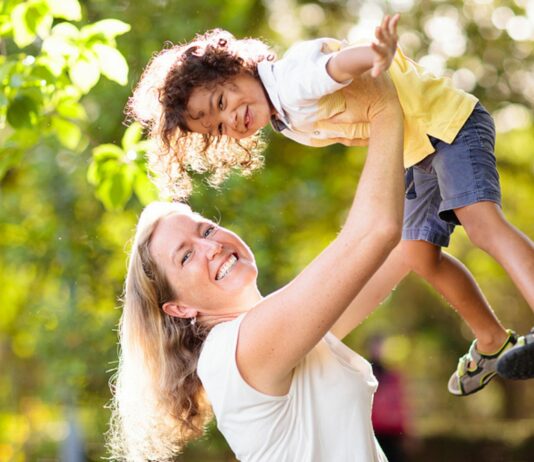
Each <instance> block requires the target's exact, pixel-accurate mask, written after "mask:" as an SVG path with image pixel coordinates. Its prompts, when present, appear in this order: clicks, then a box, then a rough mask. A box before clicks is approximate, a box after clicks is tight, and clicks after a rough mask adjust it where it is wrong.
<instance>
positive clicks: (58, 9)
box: [46, 0, 82, 21]
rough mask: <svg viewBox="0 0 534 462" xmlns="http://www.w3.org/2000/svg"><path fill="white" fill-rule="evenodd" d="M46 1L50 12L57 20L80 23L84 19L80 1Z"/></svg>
mask: <svg viewBox="0 0 534 462" xmlns="http://www.w3.org/2000/svg"><path fill="white" fill-rule="evenodd" d="M46 1H47V3H48V6H49V7H50V12H51V13H52V15H53V16H54V17H56V18H63V19H67V20H68V21H80V20H81V19H82V9H81V7H80V3H79V2H78V0H46Z"/></svg>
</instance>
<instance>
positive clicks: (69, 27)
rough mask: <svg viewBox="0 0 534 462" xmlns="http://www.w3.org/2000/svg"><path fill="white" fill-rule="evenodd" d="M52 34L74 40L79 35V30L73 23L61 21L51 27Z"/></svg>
mask: <svg viewBox="0 0 534 462" xmlns="http://www.w3.org/2000/svg"><path fill="white" fill-rule="evenodd" d="M52 35H53V36H54V37H63V38H68V39H71V40H75V39H77V38H78V37H79V36H80V31H79V30H78V28H77V27H76V26H75V25H74V24H71V23H69V22H62V23H59V24H58V25H57V26H54V27H53V28H52Z"/></svg>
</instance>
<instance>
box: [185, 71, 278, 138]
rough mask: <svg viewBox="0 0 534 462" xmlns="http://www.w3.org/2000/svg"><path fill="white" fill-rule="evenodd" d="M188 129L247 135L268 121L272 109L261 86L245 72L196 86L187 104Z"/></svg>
mask: <svg viewBox="0 0 534 462" xmlns="http://www.w3.org/2000/svg"><path fill="white" fill-rule="evenodd" d="M187 109H188V117H187V125H188V127H189V129H190V130H191V131H192V132H196V133H203V134H209V135H212V136H220V135H227V136H229V137H231V138H236V139H242V138H247V137H249V136H251V135H253V134H254V133H256V132H257V131H258V130H260V129H261V128H263V127H264V126H265V125H267V124H268V123H269V120H270V118H271V114H272V110H271V105H270V104H269V100H268V99H267V96H266V94H265V91H264V89H263V86H262V85H261V83H260V82H259V81H258V80H257V79H256V78H255V77H252V76H250V75H248V74H244V73H243V74H239V75H237V76H236V77H234V78H232V79H230V80H228V81H226V82H224V83H222V84H219V85H216V86H215V87H214V88H206V87H202V88H197V89H195V90H194V91H193V93H192V94H191V97H190V98H189V103H188V105H187Z"/></svg>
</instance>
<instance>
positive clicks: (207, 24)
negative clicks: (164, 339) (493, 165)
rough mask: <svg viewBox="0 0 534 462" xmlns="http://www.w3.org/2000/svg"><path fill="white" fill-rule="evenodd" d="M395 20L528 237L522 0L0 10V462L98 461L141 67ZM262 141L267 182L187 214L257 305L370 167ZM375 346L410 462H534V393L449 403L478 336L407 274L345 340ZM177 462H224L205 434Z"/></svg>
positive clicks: (530, 69) (459, 251)
mask: <svg viewBox="0 0 534 462" xmlns="http://www.w3.org/2000/svg"><path fill="white" fill-rule="evenodd" d="M397 11H399V12H401V13H402V18H401V22H400V26H399V29H400V34H401V35H400V43H401V46H403V48H404V49H405V51H406V52H407V54H408V55H410V56H412V57H413V58H415V59H417V60H419V61H420V62H421V63H423V64H425V66H427V67H428V68H429V69H430V70H432V71H433V72H435V73H437V74H439V75H447V76H450V77H451V78H452V79H453V80H454V82H455V84H456V85H457V86H459V87H460V88H463V89H465V90H467V91H469V92H472V93H474V94H475V95H476V96H478V97H479V98H480V99H481V101H482V103H483V104H484V105H485V106H486V107H487V108H488V109H489V110H490V111H491V112H492V113H493V115H494V117H495V119H496V123H497V129H498V141H497V158H498V167H499V171H500V174H501V182H502V189H503V201H504V210H505V213H506V215H507V217H508V218H509V220H510V221H511V222H512V223H513V224H514V225H516V226H517V227H519V228H520V229H522V230H523V231H524V232H525V233H526V234H527V235H528V236H530V237H531V238H533V237H534V212H533V210H534V181H533V179H534V126H533V118H532V112H531V107H532V104H533V103H534V55H533V53H532V52H533V49H534V0H515V1H500V0H467V1H465V2H460V1H447V2H445V1H441V0H421V1H416V0H394V1H378V0H377V1H364V0H337V1H336V0H323V1H317V2H304V1H297V0H263V1H262V0H232V1H218V0H217V1H216V0H195V1H185V0H174V1H172V0H144V1H137V2H134V1H133V0H115V1H109V0H84V1H80V2H78V1H77V0H31V1H27V2H20V1H9V0H6V1H2V0H0V89H1V91H0V127H1V128H2V130H1V132H0V177H1V180H0V203H1V207H0V249H1V253H0V268H1V269H0V288H1V289H0V461H2V462H3V461H17V462H22V461H53V460H66V461H69V462H71V461H72V462H77V461H82V460H91V461H97V460H100V459H101V458H102V457H105V455H106V454H105V448H104V438H103V433H104V432H105V431H106V427H107V421H108V418H109V413H108V410H107V409H106V408H105V404H106V402H107V401H108V400H109V398H110V391H109V387H108V380H109V378H110V376H111V375H112V371H113V369H114V367H115V364H116V359H117V345H116V342H117V338H116V331H115V329H116V325H117V321H118V318H119V316H120V300H119V297H120V294H121V291H122V284H123V278H124V274H125V269H126V252H127V249H128V243H129V240H130V238H131V237H132V233H133V229H134V226H135V223H136V217H137V215H138V213H139V211H140V210H141V208H142V203H143V202H145V203H146V202H147V201H149V200H150V199H151V198H152V197H154V192H153V190H152V189H151V188H150V186H149V185H148V184H147V182H146V176H145V174H144V172H145V170H144V168H145V167H144V163H143V157H142V154H143V151H144V149H145V148H146V146H145V145H144V143H143V142H139V136H140V133H139V132H138V131H137V129H136V128H135V127H134V128H133V129H131V130H130V131H129V132H128V134H127V135H126V136H125V135H124V132H125V126H124V123H123V120H124V116H123V108H124V105H125V102H126V100H127V98H128V96H129V94H130V92H131V89H132V86H133V85H134V83H135V82H136V81H137V79H138V77H139V75H140V72H141V71H142V68H143V67H144V65H145V64H146V62H147V61H148V59H149V58H150V56H151V55H152V53H153V52H155V51H156V50H159V49H160V48H161V47H162V45H163V43H164V42H165V41H172V42H174V43H177V42H181V41H185V40H189V39H191V38H192V36H193V35H194V34H195V33H197V32H203V31H205V30H207V29H210V28H214V27H223V28H227V29H229V30H230V31H232V32H233V33H234V34H235V35H237V36H240V37H241V36H259V37H262V38H264V39H265V40H266V41H267V42H268V43H270V44H271V45H272V46H273V47H274V48H275V50H276V51H277V52H278V53H283V51H284V50H285V49H286V48H287V47H288V46H289V45H290V44H291V43H293V42H294V41H296V40H299V39H306V38H311V37H316V36H323V35H329V36H334V37H338V38H348V39H349V40H359V39H362V38H368V37H370V34H372V31H373V28H374V26H375V25H376V24H377V23H378V22H379V20H380V18H381V17H382V15H383V14H384V13H392V12H397ZM103 19H115V20H118V21H112V22H109V21H108V22H105V23H98V21H101V20H103ZM119 21H120V22H119ZM95 23H96V24H97V25H96V26H94V24H95ZM91 24H92V25H93V26H90V25H91ZM98 24H99V25H98ZM72 25H74V26H75V28H74V29H73V28H72ZM127 25H130V26H131V29H130V28H129V27H128V26H127ZM58 26H60V27H58ZM117 50H118V51H117ZM122 56H123V57H124V58H125V60H124V58H122ZM126 63H127V64H126ZM128 66H129V73H128ZM266 136H267V138H268V139H269V147H268V149H267V151H266V152H265V159H266V160H265V167H264V168H263V169H262V170H261V171H259V172H258V173H257V174H255V175H254V176H253V177H251V178H241V177H238V176H233V177H232V178H230V180H229V181H227V182H226V183H225V184H224V185H223V186H222V187H221V189H220V190H219V191H214V190H212V189H209V188H207V187H205V185H204V184H205V182H204V181H203V179H202V178H199V179H198V183H197V185H196V192H195V194H194V195H193V197H192V199H191V202H192V204H193V207H194V208H195V209H196V210H198V211H200V212H202V213H203V214H205V215H206V216H208V217H210V218H215V219H217V220H219V219H220V220H221V222H222V224H224V225H225V226H227V227H229V228H231V229H232V230H234V231H236V232H237V233H239V234H240V235H241V236H243V237H244V238H245V240H246V241H247V242H248V243H249V245H250V246H251V247H252V249H253V250H254V252H255V254H256V257H257V261H258V265H259V267H260V281H259V284H260V288H261V290H262V291H263V292H264V293H268V292H270V291H272V290H274V289H276V288H278V287H280V286H281V285H283V284H284V283H286V282H288V281H289V280H290V279H291V278H292V277H293V276H294V275H295V274H296V273H297V272H298V271H299V270H300V269H301V268H302V267H303V266H304V265H305V264H306V263H307V262H309V261H310V260H311V259H312V258H313V257H314V256H315V255H316V254H317V253H318V252H319V251H320V250H322V249H323V248H324V247H325V245H326V244H327V243H328V242H329V241H330V240H331V239H332V238H333V237H334V236H335V235H336V233H337V232H338V230H339V228H340V226H341V224H342V223H343V219H344V216H345V214H346V212H347V209H348V207H349V205H350V203H351V199H352V195H353V192H354V189H355V185H356V183H357V180H358V176H359V173H360V171H361V167H362V164H363V159H364V155H363V154H364V152H365V151H364V150H362V149H358V148H346V147H343V146H333V147H330V148H324V149H310V148H307V147H304V146H300V145H297V144H295V143H293V142H291V141H289V140H286V139H284V138H282V137H280V136H277V135H274V134H272V133H271V132H270V131H268V132H267V133H266ZM102 145H103V146H102ZM110 145H115V146H110ZM88 171H89V173H88ZM450 252H451V253H452V254H454V255H455V256H457V257H459V258H460V259H461V260H462V261H463V262H464V263H465V264H466V265H467V266H468V267H469V268H470V269H471V270H472V272H473V273H474V275H475V277H476V278H477V281H478V282H479V284H480V286H481V287H482V289H483V291H484V292H485V294H486V295H487V297H488V299H489V301H490V303H491V304H492V306H493V307H494V309H495V311H496V313H497V314H498V316H499V317H500V318H501V319H502V321H503V323H504V324H505V325H506V326H507V327H511V328H514V329H517V331H518V332H521V333H524V332H525V331H527V330H528V329H529V328H530V326H531V325H532V324H534V323H533V321H534V317H533V314H532V311H531V310H530V309H529V307H528V306H527V304H526V303H525V301H524V300H523V299H522V298H521V296H520V295H519V293H518V291H517V290H516V289H515V287H514V286H513V284H512V283H511V281H510V279H509V278H508V276H507V275H506V274H505V272H504V271H503V270H502V268H500V267H499V266H498V265H497V264H496V263H495V262H493V261H492V259H491V258H489V257H488V256H487V255H485V254H484V253H483V252H481V251H479V250H477V249H474V248H473V247H472V246H471V245H470V243H469V241H468V240H467V238H466V236H465V233H464V232H463V230H462V229H457V231H456V232H455V234H454V236H453V242H452V245H451V247H450ZM377 333H381V334H383V335H385V336H386V337H387V340H386V343H385V350H384V354H385V359H384V360H385V362H386V364H387V365H388V366H389V367H390V368H392V369H394V370H396V371H398V372H399V373H401V374H403V375H404V379H405V381H406V385H407V386H406V389H407V402H408V408H409V414H410V430H409V433H410V436H411V438H410V443H409V446H410V455H409V458H408V460H414V461H419V460H421V461H423V460H424V461H429V460H432V461H451V460H454V461H471V460H477V461H488V462H493V461H514V462H527V461H532V460H534V456H533V454H534V386H533V385H534V382H533V381H525V382H514V383H512V382H505V381H502V380H500V379H496V380H494V381H493V382H492V383H491V384H490V385H489V386H488V387H487V388H486V389H485V390H484V391H483V392H481V393H478V394H475V395H473V396H471V397H468V398H462V399H459V398H455V397H452V396H451V395H449V394H448V392H447V387H446V383H447V379H448V377H449V375H450V373H451V372H452V371H453V370H454V368H455V367H456V362H457V359H458V357H459V356H460V355H462V354H463V353H465V351H467V348H468V345H469V343H470V342H471V340H472V337H471V334H470V332H469V331H468V330H467V328H466V327H465V325H463V324H462V323H461V322H460V321H459V319H458V316H457V315H456V314H455V313H454V311H453V310H451V309H450V308H449V307H448V306H447V305H446V303H445V302H444V301H443V300H442V299H441V298H440V297H439V296H438V295H437V294H436V293H435V292H434V291H433V290H432V289H431V288H430V287H428V286H427V285H426V284H425V283H423V282H422V281H421V280H420V279H418V278H417V277H415V276H409V277H408V278H407V279H406V280H405V281H403V282H402V283H401V285H400V286H399V287H398V288H397V290H396V291H395V292H394V293H393V294H392V295H391V296H390V297H389V298H388V299H387V300H386V301H385V302H384V304H383V305H382V306H381V307H380V308H379V309H378V310H377V311H376V312H375V313H374V314H373V315H372V316H371V317H370V318H369V319H368V320H367V321H366V322H365V323H364V324H363V325H362V326H361V327H360V328H358V329H357V330H356V331H355V332H354V333H353V334H352V335H351V336H350V338H349V339H348V340H347V343H349V344H350V346H351V347H353V348H354V349H356V350H357V351H359V352H361V353H362V354H364V355H365V354H366V340H367V339H369V338H370V337H372V336H373V335H375V334H377ZM177 460H181V461H209V460H213V461H233V460H234V459H233V457H232V455H231V452H230V451H229V449H228V448H227V446H226V444H225V442H224V440H223V439H222V437H221V436H220V435H219V434H218V433H217V431H216V429H215V428H214V427H212V428H211V429H210V430H209V433H208V436H207V437H206V438H204V439H202V440H201V441H198V442H196V443H195V444H193V445H191V446H190V447H189V448H187V449H186V450H185V452H184V454H183V455H181V456H179V457H178V458H177Z"/></svg>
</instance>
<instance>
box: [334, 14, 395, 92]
mask: <svg viewBox="0 0 534 462" xmlns="http://www.w3.org/2000/svg"><path fill="white" fill-rule="evenodd" d="M398 22H399V15H398V14H396V15H395V16H393V17H390V16H385V17H384V19H383V21H382V24H381V25H380V26H378V27H377V28H376V31H375V36H376V39H377V42H375V43H372V44H371V45H370V46H352V47H347V48H344V49H342V50H340V51H338V52H337V53H336V54H334V55H333V56H332V58H330V60H329V61H328V64H327V65H326V70H327V72H328V73H329V74H330V77H332V78H333V79H334V80H336V81H337V82H345V81H346V80H349V79H352V78H353V77H357V76H359V75H361V74H363V73H364V72H366V71H368V70H369V69H371V75H372V76H373V77H377V76H378V75H380V74H381V73H382V72H384V71H386V70H387V69H388V68H389V66H390V65H391V61H392V60H393V56H394V55H395V50H396V49H397V23H398Z"/></svg>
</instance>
